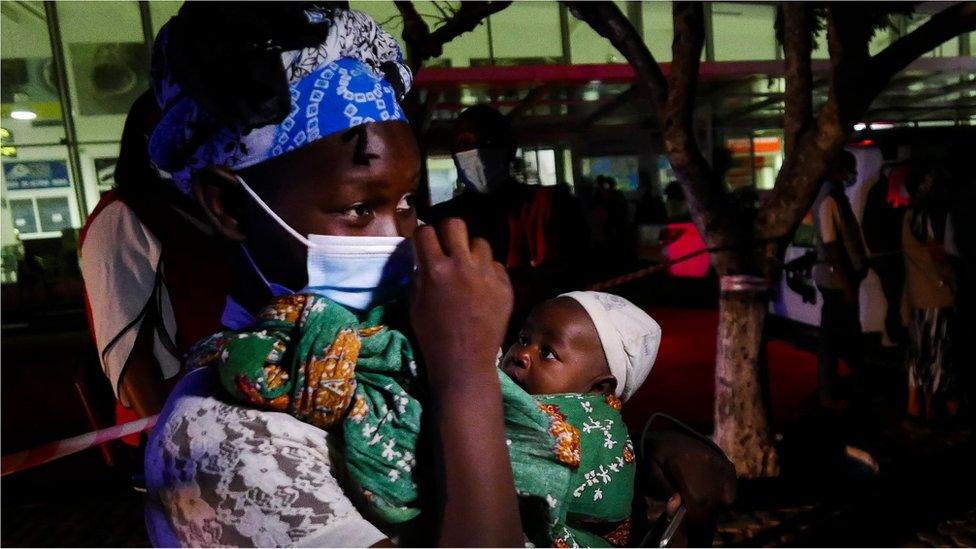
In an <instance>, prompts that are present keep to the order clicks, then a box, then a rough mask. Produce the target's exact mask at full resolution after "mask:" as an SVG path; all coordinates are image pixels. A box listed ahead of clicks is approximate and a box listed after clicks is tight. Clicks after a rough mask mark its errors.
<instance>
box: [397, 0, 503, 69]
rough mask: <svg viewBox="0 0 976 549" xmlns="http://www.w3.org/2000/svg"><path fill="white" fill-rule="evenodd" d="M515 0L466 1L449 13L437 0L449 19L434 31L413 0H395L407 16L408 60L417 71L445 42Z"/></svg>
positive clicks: (441, 48) (406, 40)
mask: <svg viewBox="0 0 976 549" xmlns="http://www.w3.org/2000/svg"><path fill="white" fill-rule="evenodd" d="M511 3H512V2H511V0H493V1H486V2H475V1H472V2H462V3H461V7H460V8H458V9H457V11H454V12H453V13H451V14H450V16H448V14H447V11H445V9H444V8H442V7H441V6H439V5H438V4H436V3H435V4H434V7H436V8H437V9H438V10H439V11H440V12H441V14H443V15H444V16H445V17H446V19H445V20H444V23H443V24H442V25H440V26H438V27H437V28H436V29H434V31H433V32H432V31H431V30H430V26H428V25H427V22H426V21H424V18H423V16H421V15H420V13H418V12H417V8H416V7H415V6H414V4H413V2H411V1H410V0H402V1H400V0H398V1H396V2H394V4H395V5H396V7H397V9H398V10H400V15H401V16H402V17H403V41H404V42H406V44H407V61H408V63H409V64H410V68H411V69H412V70H413V71H414V72H416V71H417V70H418V69H420V67H421V66H422V65H423V63H424V61H426V60H428V59H431V58H434V57H438V56H439V55H441V54H442V53H443V52H444V44H447V43H448V42H450V41H451V40H454V39H455V38H457V37H458V36H461V35H462V34H464V33H466V32H470V31H472V30H474V29H475V28H476V27H477V26H478V25H479V24H480V23H481V21H482V20H484V19H485V18H486V17H488V16H489V15H491V14H493V13H497V12H499V11H501V10H503V9H505V8H507V7H508V6H509V5H510V4H511Z"/></svg>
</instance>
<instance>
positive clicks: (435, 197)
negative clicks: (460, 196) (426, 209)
mask: <svg viewBox="0 0 976 549" xmlns="http://www.w3.org/2000/svg"><path fill="white" fill-rule="evenodd" d="M457 179H458V178H457V168H456V167H455V166H454V159H453V158H451V156H450V155H446V154H445V155H430V156H428V157H427V181H428V186H429V188H430V204H431V205H432V206H433V205H434V204H440V203H441V202H444V201H447V200H450V199H451V198H453V197H454V192H455V190H456V189H457Z"/></svg>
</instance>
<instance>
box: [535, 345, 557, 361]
mask: <svg viewBox="0 0 976 549" xmlns="http://www.w3.org/2000/svg"><path fill="white" fill-rule="evenodd" d="M539 354H540V355H541V356H542V360H558V359H559V357H557V356H556V353H555V352H553V350H552V349H550V348H549V347H543V348H542V349H540V352H539Z"/></svg>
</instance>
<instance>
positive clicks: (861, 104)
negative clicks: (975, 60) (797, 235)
mask: <svg viewBox="0 0 976 549" xmlns="http://www.w3.org/2000/svg"><path fill="white" fill-rule="evenodd" d="M846 16H847V14H840V13H837V12H836V11H835V8H832V9H831V12H830V19H829V21H828V27H827V39H828V44H829V45H830V55H831V64H832V65H833V67H834V70H833V71H832V79H831V87H830V92H829V94H828V99H827V103H826V104H825V105H824V106H823V107H822V108H821V110H820V113H819V114H818V116H817V120H816V127H815V128H813V131H809V132H805V133H804V134H802V136H801V137H800V138H799V139H798V141H797V144H796V146H795V147H794V153H793V154H792V155H788V156H787V157H786V159H785V161H784V164H783V167H782V168H781V170H780V173H779V175H778V177H777V178H776V186H775V188H774V189H773V192H772V194H771V196H770V198H769V200H768V201H767V202H766V203H765V204H764V207H763V208H762V210H761V211H760V214H759V216H757V218H756V232H757V235H758V236H759V237H760V238H784V237H786V236H787V235H790V234H793V231H794V230H795V229H796V227H797V225H799V223H800V221H801V220H802V219H803V216H804V215H806V212H807V211H808V210H809V209H810V206H811V204H813V200H814V198H815V197H816V195H817V191H818V189H819V188H820V184H821V181H822V180H823V177H824V175H825V174H826V173H827V168H828V167H829V163H830V162H831V161H833V159H834V158H835V157H836V155H837V153H838V152H840V150H841V148H843V146H844V142H845V140H846V139H847V137H848V136H849V135H850V132H851V130H852V128H851V124H852V123H853V122H854V121H856V120H857V119H858V118H859V117H861V116H863V114H864V112H865V111H866V110H867V108H868V107H869V106H870V105H871V103H872V102H873V101H874V99H875V97H877V95H878V94H879V93H880V92H881V90H883V89H884V87H885V86H886V85H887V84H888V82H889V81H890V80H891V78H892V77H893V76H894V75H895V74H897V73H898V72H899V71H900V70H902V69H904V68H905V67H906V66H908V64H909V63H911V62H912V61H914V60H915V59H917V58H918V57H920V56H921V55H923V54H925V53H926V52H928V51H929V50H931V49H932V48H935V47H936V46H938V45H939V44H941V43H942V42H945V41H946V40H948V39H950V38H952V37H954V36H957V35H958V34H960V33H962V32H970V31H972V30H974V29H976V3H974V2H965V3H962V4H956V5H954V6H951V7H949V8H946V9H945V10H943V11H942V12H940V13H938V14H936V15H934V16H932V17H931V18H929V20H928V21H927V22H925V23H924V24H923V25H922V26H920V27H919V28H917V29H915V30H914V31H912V32H911V33H909V34H907V35H905V36H904V37H902V38H901V39H899V40H898V41H896V42H895V43H894V44H892V45H890V46H888V47H887V48H886V49H885V50H883V51H882V52H881V53H879V54H877V55H876V56H874V57H873V58H868V59H867V60H866V61H862V54H861V53H860V51H861V50H860V48H861V47H862V45H861V40H862V39H861V38H859V37H858V35H859V34H862V35H863V32H864V31H863V30H861V31H857V30H854V29H852V28H850V26H849V24H850V23H849V22H845V23H842V22H841V20H842V19H844V18H845V17H846ZM845 21H846V20H845ZM861 24H862V25H863V24H864V23H863V22H862V23H861ZM845 37H846V38H845ZM845 40H849V41H853V43H850V42H849V43H846V44H845ZM863 40H865V41H866V38H864V39H863ZM863 47H864V48H866V45H864V46H863ZM849 55H853V57H854V59H853V60H852V59H851V58H850V57H848V56H849ZM787 182H788V184H787Z"/></svg>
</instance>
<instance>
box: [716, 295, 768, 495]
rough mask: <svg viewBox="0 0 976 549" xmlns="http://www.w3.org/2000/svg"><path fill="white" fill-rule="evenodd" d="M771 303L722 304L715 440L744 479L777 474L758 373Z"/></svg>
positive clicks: (758, 299) (739, 300)
mask: <svg viewBox="0 0 976 549" xmlns="http://www.w3.org/2000/svg"><path fill="white" fill-rule="evenodd" d="M768 299H769V295H768V293H767V292H761V291H760V292H755V291H736V292H729V291H723V292H722V295H721V297H720V298H719V321H718V326H719V331H718V361H717V362H716V364H715V435H714V438H715V442H716V443H718V445H719V446H721V447H722V449H723V450H725V453H726V454H727V455H728V456H729V459H731V460H732V462H733V463H734V464H735V471H736V473H737V474H738V475H739V476H740V477H744V478H759V477H770V476H776V475H777V474H779V463H778V458H777V455H776V450H775V449H774V448H773V445H772V443H771V439H770V432H769V423H768V421H767V413H766V407H765V403H764V401H763V399H762V383H763V380H761V379H760V377H759V368H758V364H759V354H760V345H761V344H762V342H763V337H762V335H763V324H764V322H765V319H766V307H767V302H768Z"/></svg>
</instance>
